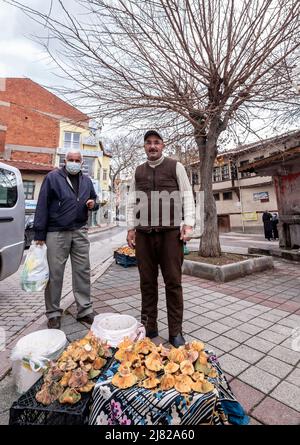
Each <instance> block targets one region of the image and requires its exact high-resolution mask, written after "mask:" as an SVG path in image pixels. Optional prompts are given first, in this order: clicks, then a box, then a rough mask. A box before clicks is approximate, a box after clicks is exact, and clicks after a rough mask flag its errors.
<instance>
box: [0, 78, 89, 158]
mask: <svg viewBox="0 0 300 445" xmlns="http://www.w3.org/2000/svg"><path fill="white" fill-rule="evenodd" d="M1 101H3V102H9V103H10V106H9V107H7V106H3V105H1V103H0V124H1V125H6V126H7V131H6V138H5V144H12V145H22V146H29V147H48V148H53V149H55V148H57V147H58V145H59V119H57V118H55V117H51V116H48V115H45V114H43V113H52V114H54V115H58V116H63V117H66V118H69V119H72V120H73V121H75V122H76V123H78V124H80V123H81V124H82V122H83V121H84V122H85V123H87V122H88V117H87V116H86V115H85V114H83V113H81V112H80V111H78V110H76V108H74V107H72V106H70V105H68V104H67V103H65V102H64V101H62V100H61V99H59V98H58V97H57V96H55V95H54V94H52V93H50V92H49V91H47V90H46V89H45V88H43V87H41V86H40V85H38V84H37V83H35V82H33V81H32V80H30V79H17V78H10V79H9V78H8V79H6V84H5V91H0V102H1ZM41 112H42V113H41ZM3 148H4V136H0V152H1V149H2V150H3ZM12 159H15V160H17V159H18V160H30V161H34V162H42V163H52V155H48V154H43V153H42V154H39V153H37V154H36V153H29V152H21V151H19V152H12Z"/></svg>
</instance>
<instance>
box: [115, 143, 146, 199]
mask: <svg viewBox="0 0 300 445" xmlns="http://www.w3.org/2000/svg"><path fill="white" fill-rule="evenodd" d="M109 147H110V150H109V153H110V155H111V156H112V160H111V165H110V180H111V189H112V192H114V193H115V192H116V186H117V183H118V181H119V180H120V179H122V178H121V176H123V178H124V179H125V178H126V179H128V178H131V177H132V175H133V173H134V170H135V168H136V167H137V165H138V164H139V163H140V161H141V159H142V156H143V154H144V153H143V149H142V147H141V145H140V144H138V143H137V139H136V138H135V137H132V136H118V137H116V138H114V139H112V140H111V141H110V142H109Z"/></svg>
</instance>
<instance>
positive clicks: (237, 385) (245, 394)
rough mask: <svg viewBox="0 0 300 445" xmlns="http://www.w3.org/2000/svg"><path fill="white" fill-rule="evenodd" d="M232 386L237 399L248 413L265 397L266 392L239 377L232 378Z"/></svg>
mask: <svg viewBox="0 0 300 445" xmlns="http://www.w3.org/2000/svg"><path fill="white" fill-rule="evenodd" d="M230 387H231V389H232V392H233V394H234V395H235V397H236V399H237V400H238V401H239V403H240V404H241V405H242V407H243V408H244V410H245V411H246V412H247V413H249V411H250V410H251V409H252V408H253V407H254V406H256V405H257V404H258V403H259V402H260V401H261V400H262V399H263V398H264V397H265V394H264V393H262V392H261V391H258V390H257V389H254V388H252V386H250V385H247V383H244V382H242V381H241V380H239V379H237V378H235V379H233V380H231V382H230Z"/></svg>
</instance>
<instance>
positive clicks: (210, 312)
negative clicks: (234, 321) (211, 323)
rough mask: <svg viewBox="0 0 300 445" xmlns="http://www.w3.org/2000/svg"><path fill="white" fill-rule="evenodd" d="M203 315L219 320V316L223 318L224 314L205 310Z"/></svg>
mask: <svg viewBox="0 0 300 445" xmlns="http://www.w3.org/2000/svg"><path fill="white" fill-rule="evenodd" d="M205 317H208V318H211V319H212V320H220V318H224V315H223V314H220V313H219V312H216V311H208V312H205Z"/></svg>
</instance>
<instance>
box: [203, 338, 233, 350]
mask: <svg viewBox="0 0 300 445" xmlns="http://www.w3.org/2000/svg"><path fill="white" fill-rule="evenodd" d="M209 344H210V345H212V346H213V347H217V348H220V349H222V350H223V351H225V352H229V351H231V349H233V348H236V347H237V346H238V345H239V343H237V342H236V341H234V340H231V339H229V338H226V337H223V336H222V337H221V336H220V337H216V338H214V339H212V340H210V341H209Z"/></svg>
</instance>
